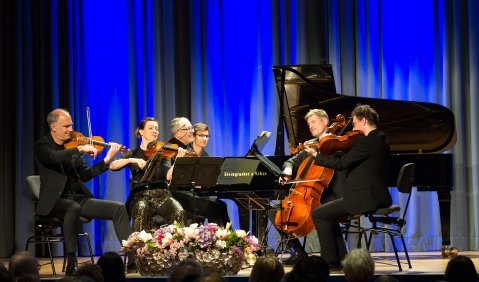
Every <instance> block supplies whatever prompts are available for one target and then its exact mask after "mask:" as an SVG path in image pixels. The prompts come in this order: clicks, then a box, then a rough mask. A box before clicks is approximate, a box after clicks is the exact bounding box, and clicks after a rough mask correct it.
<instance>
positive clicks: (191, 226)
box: [190, 223, 198, 229]
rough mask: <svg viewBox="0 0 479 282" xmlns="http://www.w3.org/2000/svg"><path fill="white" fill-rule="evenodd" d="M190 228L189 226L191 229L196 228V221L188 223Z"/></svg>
mask: <svg viewBox="0 0 479 282" xmlns="http://www.w3.org/2000/svg"><path fill="white" fill-rule="evenodd" d="M190 228H191V229H196V228H198V223H193V224H190Z"/></svg>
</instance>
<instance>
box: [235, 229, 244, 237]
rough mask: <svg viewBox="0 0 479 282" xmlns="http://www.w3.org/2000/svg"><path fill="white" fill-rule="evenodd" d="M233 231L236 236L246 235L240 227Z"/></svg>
mask: <svg viewBox="0 0 479 282" xmlns="http://www.w3.org/2000/svg"><path fill="white" fill-rule="evenodd" d="M235 232H236V236H238V238H244V237H246V235H247V233H246V231H244V230H241V229H239V230H236V231H235Z"/></svg>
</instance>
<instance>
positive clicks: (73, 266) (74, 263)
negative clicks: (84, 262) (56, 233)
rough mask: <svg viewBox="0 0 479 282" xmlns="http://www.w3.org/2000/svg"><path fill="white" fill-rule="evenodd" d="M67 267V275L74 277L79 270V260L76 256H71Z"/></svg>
mask: <svg viewBox="0 0 479 282" xmlns="http://www.w3.org/2000/svg"><path fill="white" fill-rule="evenodd" d="M67 261H68V262H67V267H66V268H65V275H73V274H74V273H75V271H77V268H78V260H77V257H76V256H75V255H69V256H68V260H67Z"/></svg>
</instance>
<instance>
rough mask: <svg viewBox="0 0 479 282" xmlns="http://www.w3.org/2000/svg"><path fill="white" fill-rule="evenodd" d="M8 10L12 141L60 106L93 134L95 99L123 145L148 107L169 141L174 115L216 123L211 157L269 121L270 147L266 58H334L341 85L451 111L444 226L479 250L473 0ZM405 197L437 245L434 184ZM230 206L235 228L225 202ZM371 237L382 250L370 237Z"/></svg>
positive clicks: (230, 151)
mask: <svg viewBox="0 0 479 282" xmlns="http://www.w3.org/2000/svg"><path fill="white" fill-rule="evenodd" d="M16 8H17V14H16V16H17V19H16V23H17V26H18V39H17V41H16V42H17V44H16V45H17V49H18V50H20V51H18V52H17V53H16V56H17V67H18V69H19V71H18V77H19V86H18V88H17V89H16V91H17V92H16V93H18V99H17V104H16V105H17V107H16V109H17V111H16V113H15V115H14V116H15V117H16V118H17V119H18V120H19V121H21V124H22V125H23V126H24V127H23V128H27V131H28V132H22V131H21V130H20V129H18V132H17V141H18V142H17V144H18V148H19V149H18V150H24V151H22V152H31V151H32V149H31V148H32V145H33V141H32V140H33V139H36V138H38V137H39V136H41V135H43V134H45V133H46V132H47V130H48V128H47V127H46V124H45V121H44V119H45V117H46V114H47V113H48V112H49V111H50V110H51V109H52V108H55V107H65V108H68V109H69V110H70V111H71V113H72V116H73V120H74V123H75V129H76V130H78V131H81V132H82V133H84V134H87V133H88V130H87V122H86V113H85V109H86V107H89V108H90V110H91V118H92V131H93V135H99V136H102V137H103V138H104V139H105V140H106V141H112V142H119V143H122V144H124V145H125V146H127V147H136V146H137V145H138V144H137V139H136V137H135V136H134V130H135V128H136V126H137V124H138V122H139V121H140V120H141V119H142V118H144V117H145V116H154V117H156V118H158V119H159V121H160V131H161V132H160V139H161V140H166V139H168V138H169V136H170V134H169V122H170V120H171V119H172V118H174V117H175V116H186V117H189V118H190V119H191V121H192V123H196V122H205V123H207V124H208V125H209V126H210V127H211V129H212V132H211V136H212V138H211V140H210V144H209V147H208V152H209V153H210V154H211V155H217V156H243V155H244V154H245V153H246V152H247V150H248V148H249V145H250V143H251V142H252V140H253V139H254V138H255V137H256V136H257V135H258V134H259V133H260V132H261V131H263V130H267V131H271V132H272V133H273V134H272V138H271V140H270V142H269V144H268V146H267V147H266V148H265V150H264V153H265V154H266V155H271V154H273V151H274V144H275V142H276V140H275V136H274V135H275V133H276V128H277V122H278V98H277V94H276V91H275V86H274V80H273V75H272V70H271V67H272V65H281V64H315V63H324V62H328V63H331V64H332V65H333V68H334V74H335V79H336V84H337V85H336V88H337V89H338V92H339V93H342V94H344V95H352V96H365V97H375V98H384V99H399V100H414V101H427V102H433V103H439V104H442V105H445V106H447V107H449V108H450V109H451V110H453V112H454V113H455V115H456V119H457V135H458V143H457V144H456V146H455V147H454V149H453V153H455V177H456V191H455V192H454V193H453V205H452V211H453V212H452V217H451V221H452V226H451V227H452V229H451V230H452V234H451V235H452V239H453V244H455V245H456V246H458V247H459V248H461V249H477V248H478V239H477V233H478V232H477V231H478V229H477V228H478V227H477V226H479V224H478V223H479V222H478V218H477V214H478V213H477V210H478V204H477V201H476V200H474V199H475V197H474V195H476V194H477V193H478V192H477V191H478V190H477V189H479V188H478V187H479V185H478V184H479V183H478V182H479V181H478V177H477V175H476V172H477V164H478V161H477V159H478V147H477V146H478V145H477V142H475V140H476V136H477V125H476V124H475V123H476V121H477V120H478V119H477V116H478V111H477V108H478V107H477V106H478V102H477V98H476V94H477V92H478V91H477V90H478V84H477V83H478V82H477V77H478V73H477V66H478V58H477V53H478V52H477V51H478V50H477V41H478V31H477V27H478V26H479V25H478V19H479V11H478V4H477V3H476V2H475V1H474V0H468V1H452V2H451V1H439V0H436V1H427V2H420V3H418V2H417V1H402V2H394V3H393V2H391V1H379V0H378V1H352V0H350V1H332V0H331V1H294V0H282V1H281V0H280V1H259V0H258V1H241V2H238V1H233V2H232V1H221V0H216V1H215V0H210V1H207V0H204V1H201V0H191V1H186V0H165V1H154V0H150V1H148V0H145V1H134V0H119V1H117V0H115V1H93V0H84V1H57V0H51V1H32V0H24V1H18V4H17V7H16ZM28 101H33V102H34V105H35V106H34V107H33V109H31V106H29V105H30V104H28V103H27V102H28ZM5 108H6V107H4V106H2V109H5ZM391 110H394V109H391ZM330 114H334V113H330ZM379 114H381V113H379ZM32 124H33V125H34V126H33V128H31V127H32V126H31V125H32ZM103 156H104V155H101V156H99V157H100V158H101V157H103ZM33 173H34V169H33V158H32V154H26V155H20V157H19V158H18V159H17V166H16V190H17V191H23V189H24V186H25V184H24V183H25V181H24V177H25V176H26V175H29V174H33ZM128 177H129V171H128V170H123V171H121V172H107V173H105V174H103V175H102V176H101V177H99V178H97V179H95V180H93V181H91V182H90V183H89V188H90V189H91V190H92V191H93V192H94V194H95V196H96V197H98V198H102V199H110V200H117V201H122V202H124V201H125V200H126V198H127V195H128V193H129V189H128ZM391 191H392V193H393V194H395V192H394V189H391ZM24 198H25V195H22V193H18V194H17V196H16V205H17V208H16V218H17V220H16V222H17V224H16V225H15V229H16V233H17V246H18V248H22V246H23V243H22V242H24V240H25V239H26V234H28V233H29V232H30V233H31V232H32V230H31V227H32V225H31V222H30V223H26V222H22V221H21V218H27V217H28V215H29V214H30V211H31V208H30V210H29V211H25V210H24V209H23V205H24V204H25V203H27V202H28V201H27V200H25V199H24ZM394 199H395V202H400V201H402V199H401V197H399V196H398V195H394ZM413 206H414V208H412V209H411V210H410V211H409V213H410V215H411V218H409V219H408V225H407V227H406V234H407V241H408V243H409V244H410V245H411V250H437V249H439V247H440V241H441V238H440V230H439V229H438V228H439V227H438V217H437V216H438V215H437V213H438V210H437V197H436V195H435V194H434V193H430V194H427V193H426V194H419V193H418V194H416V195H415V198H414V201H413ZM229 211H230V216H231V218H232V219H233V220H234V226H235V227H238V222H237V219H236V209H235V207H234V205H232V204H231V203H229ZM85 228H86V229H87V231H88V232H89V233H90V234H91V235H92V237H93V238H94V245H95V246H94V247H95V252H96V253H103V252H105V251H109V250H113V251H115V250H118V249H119V243H118V242H117V241H116V236H115V233H114V230H113V227H112V225H111V223H109V222H108V223H106V222H103V221H94V223H92V224H89V225H87V226H86V227H85ZM374 248H375V249H378V250H381V249H384V248H386V249H388V248H389V247H388V246H387V243H384V242H383V241H378V242H375V246H374Z"/></svg>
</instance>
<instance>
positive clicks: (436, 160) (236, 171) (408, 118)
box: [198, 64, 456, 245]
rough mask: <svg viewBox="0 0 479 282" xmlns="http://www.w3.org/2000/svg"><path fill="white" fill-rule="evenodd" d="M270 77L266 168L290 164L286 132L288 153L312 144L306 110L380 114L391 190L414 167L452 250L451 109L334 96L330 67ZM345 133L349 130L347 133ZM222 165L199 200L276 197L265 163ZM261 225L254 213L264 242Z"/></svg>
mask: <svg viewBox="0 0 479 282" xmlns="http://www.w3.org/2000/svg"><path fill="white" fill-rule="evenodd" d="M273 72H274V77H275V81H276V87H277V92H278V95H279V100H280V114H279V123H278V130H277V137H276V142H277V143H276V150H275V155H274V156H268V157H267V159H268V160H269V163H273V165H276V166H278V167H281V166H282V163H283V162H284V161H285V160H286V159H288V158H289V156H286V155H285V151H286V150H285V149H287V148H286V147H285V144H284V139H285V138H284V132H285V130H284V129H285V128H286V134H287V136H288V142H289V144H288V146H289V148H295V147H296V146H297V145H298V144H299V143H300V142H304V141H306V140H309V139H311V135H310V132H309V128H308V126H307V123H306V122H305V121H304V116H305V115H306V113H307V112H308V111H309V110H310V109H313V108H321V109H324V110H326V112H328V114H329V115H331V116H333V115H337V114H343V115H344V116H345V117H349V116H350V113H351V111H352V110H353V109H354V108H355V107H356V105H358V104H369V105H371V107H373V108H374V109H375V110H376V111H377V112H378V113H379V115H380V128H381V130H383V131H384V132H385V133H386V134H387V136H388V139H389V142H390V145H391V153H392V155H391V162H392V163H391V169H390V176H389V186H390V187H395V186H396V179H397V175H398V173H399V170H400V168H401V167H402V166H403V165H404V164H406V163H408V162H414V163H415V164H416V173H415V186H416V187H417V189H418V191H437V193H438V198H439V207H440V214H441V228H442V239H443V242H442V243H443V245H449V244H450V199H451V194H450V192H451V191H452V190H453V188H454V178H453V156H452V154H447V153H443V152H445V151H447V150H448V149H450V148H451V147H452V146H453V145H454V144H455V142H456V131H455V127H454V115H453V113H452V112H451V111H450V110H449V109H447V108H445V107H443V106H441V105H438V104H432V103H423V102H410V101H396V100H385V99H373V98H364V97H352V96H345V95H340V94H337V93H336V88H335V83H334V77H333V71H332V67H331V65H328V64H322V65H290V66H273ZM350 129H351V128H349V130H350ZM347 130H348V128H346V131H345V132H347ZM345 132H343V133H345ZM263 159H264V158H263ZM224 164H228V165H223V166H222V167H221V172H220V178H219V181H218V183H217V185H216V186H214V187H207V188H206V189H202V190H201V191H199V192H198V194H200V195H217V196H218V197H220V198H232V199H237V198H245V197H249V196H254V197H256V196H257V197H259V198H262V197H266V198H274V197H275V196H276V195H277V194H278V189H279V188H278V185H277V184H276V180H277V175H274V170H275V169H271V168H270V167H269V165H268V164H267V163H265V162H264V160H263V161H262V160H258V159H257V158H255V157H251V156H249V157H232V158H225V162H224ZM231 164H234V165H231ZM276 170H277V169H276ZM245 175H247V176H246V177H245ZM264 224H265V217H264V216H263V215H262V213H261V212H255V213H254V215H253V223H252V229H253V233H254V234H256V235H257V236H258V237H259V238H263V235H264ZM242 228H244V227H242Z"/></svg>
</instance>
